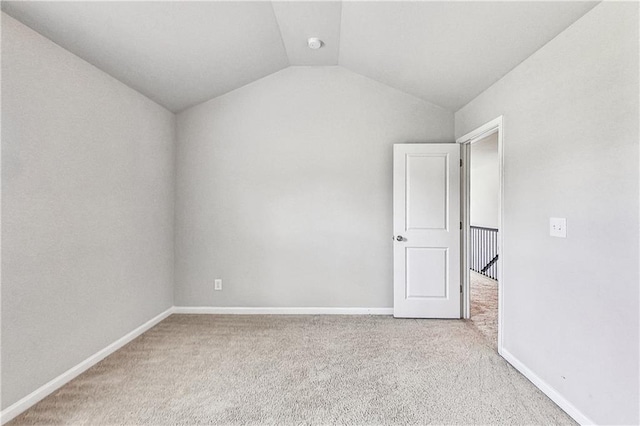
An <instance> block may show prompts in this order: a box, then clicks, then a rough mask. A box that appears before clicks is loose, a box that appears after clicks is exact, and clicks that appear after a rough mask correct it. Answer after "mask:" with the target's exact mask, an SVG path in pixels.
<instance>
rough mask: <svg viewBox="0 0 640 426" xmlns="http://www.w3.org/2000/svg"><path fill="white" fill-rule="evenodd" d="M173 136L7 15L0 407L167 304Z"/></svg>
mask: <svg viewBox="0 0 640 426" xmlns="http://www.w3.org/2000/svg"><path fill="white" fill-rule="evenodd" d="M174 136H175V116H174V115H173V114H172V113H170V112H168V111H167V110H166V109H164V108H162V107H160V106H159V105H157V104H155V103H153V102H151V101H150V100H149V99H147V98H145V97H143V96H142V95H140V94H138V93H137V92H135V91H133V90H132V89H130V88H128V87H126V86H125V85H123V84H122V83H120V82H118V81H116V80H115V79H113V78H112V77H109V76H108V75H106V74H104V73H103V72H101V71H99V70H98V69H96V68H94V67H93V66H91V65H89V64H88V63H86V62H84V61H83V60H81V59H79V58H78V57H76V56H74V55H72V54H71V53H69V52H67V51H65V50H64V49H62V48H60V47H59V46H57V45H55V44H54V43H52V42H50V41H49V40H47V39H45V38H43V37H42V36H40V35H38V34H37V33H35V32H33V31H32V30H30V29H28V28H27V27H25V26H24V25H22V24H20V23H18V22H17V21H15V20H14V19H13V18H10V17H9V16H7V15H5V14H2V408H6V407H7V406H9V405H11V404H12V403H14V402H16V401H17V400H18V399H20V398H21V397H24V396H25V395H27V394H29V393H30V392H32V391H34V390H35V389H37V388H38V387H39V386H41V385H43V384H45V383H46V382H48V381H49V380H51V379H53V378H54V377H56V376H58V375H59V374H61V373H63V372H64V371H66V370H67V369H69V368H70V367H72V366H75V365H76V364H78V363H79V362H81V361H83V360H84V359H86V358H87V357H88V356H90V355H93V354H94V353H95V352H97V351H98V350H100V349H102V348H104V347H106V346H107V345H108V344H110V343H112V342H114V341H115V340H116V339H118V338H120V337H122V336H124V335H125V334H126V333H128V332H130V331H131V330H133V329H134V328H136V327H138V326H139V325H141V324H143V323H144V322H146V321H147V320H149V319H151V318H153V317H154V316H156V315H158V314H159V313H160V312H162V311H164V310H166V309H167V308H168V307H170V306H171V305H172V302H173V301H172V298H173V290H172V286H173V202H174V197H173V191H174V189H173V188H174V168H173V160H174Z"/></svg>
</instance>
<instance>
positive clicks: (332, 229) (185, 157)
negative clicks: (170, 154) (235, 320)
mask: <svg viewBox="0 0 640 426" xmlns="http://www.w3.org/2000/svg"><path fill="white" fill-rule="evenodd" d="M451 141H453V114H452V113H450V112H448V111H445V110H443V109H441V108H439V107H436V106H433V105H431V104H429V103H426V102H424V101H422V100H419V99H417V98H414V97H411V96H409V95H406V94H404V93H401V92H399V91H396V90H395V89H391V88H389V87H386V86H383V85H381V84H379V83H376V82H374V81H372V80H369V79H367V78H365V77H362V76H359V75H357V74H354V73H352V72H350V71H347V70H345V69H343V68H340V67H291V68H287V69H285V70H283V71H280V72H278V73H276V74H273V75H271V76H269V77H266V78H264V79H262V80H260V81H257V82H255V83H252V84H251V85H248V86H245V87H244V88H241V89H239V90H236V91H234V92H231V93H229V94H227V95H224V96H222V97H220V98H217V99H214V100H212V101H210V102H207V103H205V104H202V105H200V106H197V107H194V108H192V109H189V110H187V111H185V112H183V113H181V114H179V115H178V145H177V192H176V194H177V200H176V260H177V262H176V289H175V300H176V305H178V306H181V305H182V306H246V307H251V306H267V307H310V306H314V307H318V306H320V307H390V306H392V299H393V295H392V294H393V293H392V290H393V289H392V282H393V280H392V255H393V252H392V235H393V228H392V215H391V213H392V204H391V198H392V192H391V190H392V185H391V179H392V146H393V144H394V143H406V142H451ZM215 278H222V280H223V290H222V291H215V292H214V290H213V280H214V279H215Z"/></svg>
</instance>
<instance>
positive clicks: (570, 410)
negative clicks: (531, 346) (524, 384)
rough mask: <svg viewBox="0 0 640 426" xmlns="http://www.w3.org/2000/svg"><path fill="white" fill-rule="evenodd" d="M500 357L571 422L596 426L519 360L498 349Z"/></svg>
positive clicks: (502, 349) (584, 425)
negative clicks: (570, 418)
mask: <svg viewBox="0 0 640 426" xmlns="http://www.w3.org/2000/svg"><path fill="white" fill-rule="evenodd" d="M500 355H502V357H503V358H504V359H505V360H507V362H508V363H509V364H511V365H512V366H513V367H514V368H515V369H516V370H518V371H519V372H520V373H522V375H523V376H524V377H526V378H527V379H529V381H530V382H531V383H533V384H534V385H535V386H536V387H537V388H538V389H540V390H541V391H542V393H544V394H545V395H547V396H548V397H549V399H551V400H552V401H553V402H555V403H556V404H557V405H558V406H559V407H560V408H562V409H563V410H564V411H565V412H566V413H567V414H568V415H569V416H571V417H572V418H573V420H575V421H576V422H578V423H580V424H581V425H582V426H586V425H595V424H596V423H595V422H594V421H593V420H591V419H590V418H589V417H587V416H585V415H584V414H583V413H582V412H581V411H580V410H578V409H577V408H576V406H575V405H573V404H572V403H570V402H569V401H567V400H566V399H565V397H563V396H562V395H560V393H559V392H558V391H557V390H555V389H554V388H553V387H552V386H551V385H549V384H548V383H547V382H545V381H544V380H542V379H541V378H540V377H539V376H538V375H536V374H535V373H534V372H533V371H531V370H530V369H529V368H528V367H527V366H526V365H524V364H523V363H522V362H521V361H520V360H518V358H516V357H515V356H513V354H511V353H510V352H509V351H507V350H506V349H505V348H504V347H502V348H500Z"/></svg>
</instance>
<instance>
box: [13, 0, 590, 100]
mask: <svg viewBox="0 0 640 426" xmlns="http://www.w3.org/2000/svg"><path fill="white" fill-rule="evenodd" d="M596 4H597V2H567V1H559V2H535V1H534V2H398V1H396V2H344V3H341V2H331V1H327V2H315V1H301V2H269V1H257V2H247V1H227V2H203V1H200V2H189V1H180V2H178V1H175V2H155V1H153V2H134V1H132V2H126V1H125V2H90V1H71V2H45V1H42V2H41V1H35V2H30V1H3V2H2V10H3V11H5V12H6V13H8V14H9V15H11V16H13V17H14V18H16V19H18V20H20V21H21V22H23V23H24V24H26V25H28V26H30V27H31V28H33V29H35V30H36V31H38V32H39V33H41V34H42V35H44V36H45V37H47V38H49V39H51V40H53V41H54V42H56V43H58V44H59V45H61V46H62V47H64V48H66V49H67V50H69V51H71V52H73V53H75V54H76V55H78V56H80V57H81V58H83V59H85V60H86V61H88V62H90V63H92V64H93V65H95V66H96V67H98V68H100V69H102V70H104V71H105V72H107V73H109V74H111V75H112V76H114V77H115V78H117V79H119V80H121V81H122V82H124V83H125V84H128V85H129V86H131V87H133V88H134V89H136V90H138V91H139V92H141V93H143V94H145V95H146V96H148V97H149V98H151V99H153V100H155V101H156V102H158V103H160V104H162V105H164V106H166V107H167V108H168V109H170V110H172V111H175V112H177V111H180V110H183V109H185V108H187V107H189V106H192V105H196V104H198V103H201V102H203V101H206V100H209V99H211V98H214V97H216V96H219V95H221V94H224V93H226V92H229V91H231V90H233V89H236V88H238V87H241V86H243V85H245V84H247V83H250V82H252V81H254V80H257V79H260V78H262V77H264V76H266V75H269V74H272V73H274V72H276V71H278V70H280V69H283V68H285V67H287V66H290V65H341V66H343V67H345V68H347V69H349V70H351V71H354V72H357V73H359V74H362V75H365V76H367V77H370V78H372V79H375V80H377V81H380V82H382V83H384V84H387V85H389V86H391V87H395V88H397V89H399V90H402V91H404V92H407V93H409V94H412V95H414V96H417V97H419V98H422V99H424V100H426V101H429V102H431V103H434V104H436V105H440V106H442V107H444V108H446V109H449V110H451V111H455V110H457V109H459V108H460V107H462V106H463V105H465V104H466V103H467V102H469V101H470V100H471V99H473V98H474V97H475V96H477V95H478V94H479V93H480V92H482V91H483V90H484V89H486V88H487V87H489V86H490V85H491V84H493V83H494V82H495V81H497V80H498V79H500V77H502V76H503V75H504V74H506V73H507V72H508V71H509V70H511V69H512V68H514V67H515V66H516V65H518V64H519V63H520V62H522V61H523V60H524V59H526V58H527V57H528V56H530V55H531V54H532V53H533V52H535V51H536V50H537V49H539V48H540V47H541V46H542V45H544V44H545V43H547V42H548V41H549V40H551V39H552V38H553V37H555V36H556V35H557V34H559V33H560V32H562V31H563V30H564V29H565V28H567V27H568V26H569V25H570V24H572V23H573V22H574V21H576V20H577V19H578V18H580V17H581V16H582V15H584V14H585V13H586V12H587V11H588V10H590V9H591V8H592V7H594V6H595V5H596ZM312 36H317V37H320V38H321V39H322V40H323V41H324V42H325V46H324V47H323V48H322V49H320V50H315V51H314V50H310V49H309V48H308V47H307V46H306V43H307V39H308V38H309V37H312Z"/></svg>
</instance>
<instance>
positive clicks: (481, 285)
mask: <svg viewBox="0 0 640 426" xmlns="http://www.w3.org/2000/svg"><path fill="white" fill-rule="evenodd" d="M469 283H470V287H471V318H470V319H471V322H472V323H473V325H475V326H476V328H477V329H478V330H480V332H481V333H482V334H483V335H484V336H485V337H486V338H487V340H489V342H490V343H491V345H492V346H493V347H494V349H495V350H498V282H497V281H495V280H492V279H491V278H488V277H485V276H484V275H481V274H478V273H476V272H473V271H471V276H470V280H469Z"/></svg>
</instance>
